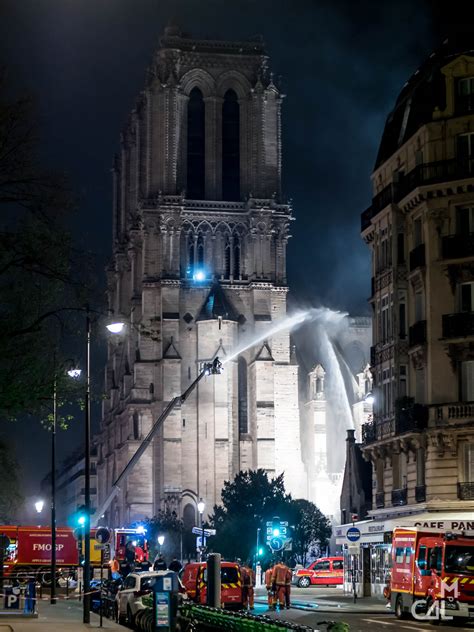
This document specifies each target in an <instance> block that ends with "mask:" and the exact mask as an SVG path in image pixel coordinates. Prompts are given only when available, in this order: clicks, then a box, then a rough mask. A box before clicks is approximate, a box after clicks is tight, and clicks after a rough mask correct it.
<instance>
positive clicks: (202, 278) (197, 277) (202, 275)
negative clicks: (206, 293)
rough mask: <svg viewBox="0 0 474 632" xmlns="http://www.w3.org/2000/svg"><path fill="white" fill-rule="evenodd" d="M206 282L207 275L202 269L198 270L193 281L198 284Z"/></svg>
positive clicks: (195, 271) (194, 273)
mask: <svg viewBox="0 0 474 632" xmlns="http://www.w3.org/2000/svg"><path fill="white" fill-rule="evenodd" d="M205 280H206V273H205V272H204V270H202V269H196V270H194V272H193V281H197V282H198V283H199V282H201V281H205Z"/></svg>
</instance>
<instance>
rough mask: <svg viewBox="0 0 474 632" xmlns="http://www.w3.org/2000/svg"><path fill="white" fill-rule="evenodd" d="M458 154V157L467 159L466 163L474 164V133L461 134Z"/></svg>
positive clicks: (463, 159) (462, 159)
mask: <svg viewBox="0 0 474 632" xmlns="http://www.w3.org/2000/svg"><path fill="white" fill-rule="evenodd" d="M457 154H458V158H459V159H460V160H461V161H465V163H466V165H471V164H472V158H474V133H472V132H471V133H470V134H459V136H458V143H457Z"/></svg>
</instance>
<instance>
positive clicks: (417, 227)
mask: <svg viewBox="0 0 474 632" xmlns="http://www.w3.org/2000/svg"><path fill="white" fill-rule="evenodd" d="M413 235H414V237H413V239H414V247H415V248H416V247H417V246H420V245H421V244H422V243H423V226H422V223H421V218H418V219H415V221H414V222H413Z"/></svg>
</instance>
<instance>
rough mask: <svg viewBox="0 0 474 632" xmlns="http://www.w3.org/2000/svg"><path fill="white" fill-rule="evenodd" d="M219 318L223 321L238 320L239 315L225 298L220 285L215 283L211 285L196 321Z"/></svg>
mask: <svg viewBox="0 0 474 632" xmlns="http://www.w3.org/2000/svg"><path fill="white" fill-rule="evenodd" d="M219 317H220V318H222V319H223V320H238V318H239V315H238V313H237V311H236V310H235V308H234V306H233V305H232V303H231V302H230V301H229V299H228V298H227V296H226V294H225V292H224V290H223V289H222V287H221V284H220V283H219V282H218V281H216V282H215V283H214V284H213V285H212V287H211V291H210V292H209V294H208V295H207V298H206V300H205V302H204V305H203V306H202V307H201V311H200V312H199V315H198V317H197V318H196V321H199V320H213V319H215V318H219Z"/></svg>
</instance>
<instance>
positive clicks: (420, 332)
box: [408, 320, 426, 347]
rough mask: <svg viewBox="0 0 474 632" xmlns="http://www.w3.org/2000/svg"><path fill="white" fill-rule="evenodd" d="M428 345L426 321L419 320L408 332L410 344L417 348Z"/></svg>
mask: <svg viewBox="0 0 474 632" xmlns="http://www.w3.org/2000/svg"><path fill="white" fill-rule="evenodd" d="M425 343H426V320H419V321H418V322H417V323H415V324H414V325H412V326H411V327H410V329H409V330H408V344H409V346H410V347H417V346H418V345H424V344H425Z"/></svg>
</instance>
